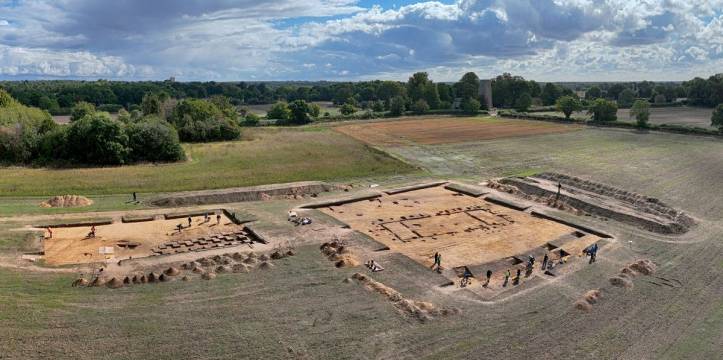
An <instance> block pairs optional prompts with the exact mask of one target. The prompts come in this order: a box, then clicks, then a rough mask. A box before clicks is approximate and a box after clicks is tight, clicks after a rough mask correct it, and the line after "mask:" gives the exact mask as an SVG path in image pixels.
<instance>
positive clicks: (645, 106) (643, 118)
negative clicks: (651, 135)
mask: <svg viewBox="0 0 723 360" xmlns="http://www.w3.org/2000/svg"><path fill="white" fill-rule="evenodd" d="M630 117H631V118H633V117H634V118H635V120H636V122H637V124H638V126H639V127H641V128H644V127H648V118H650V103H649V102H648V101H647V100H636V101H635V102H634V103H633V106H632V107H631V108H630Z"/></svg>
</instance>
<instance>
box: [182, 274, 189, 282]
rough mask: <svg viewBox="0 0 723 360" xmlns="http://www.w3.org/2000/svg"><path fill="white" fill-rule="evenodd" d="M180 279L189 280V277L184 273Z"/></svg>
mask: <svg viewBox="0 0 723 360" xmlns="http://www.w3.org/2000/svg"><path fill="white" fill-rule="evenodd" d="M181 280H183V281H191V278H190V277H188V275H184V276H183V277H182V278H181Z"/></svg>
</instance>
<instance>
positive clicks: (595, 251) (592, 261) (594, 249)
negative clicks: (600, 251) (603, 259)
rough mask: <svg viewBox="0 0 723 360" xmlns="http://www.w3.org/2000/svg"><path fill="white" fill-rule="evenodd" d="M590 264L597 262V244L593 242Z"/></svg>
mask: <svg viewBox="0 0 723 360" xmlns="http://www.w3.org/2000/svg"><path fill="white" fill-rule="evenodd" d="M589 253H590V264H592V263H594V262H595V258H596V257H597V244H592V246H591V247H590V252H589Z"/></svg>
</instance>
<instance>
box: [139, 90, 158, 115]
mask: <svg viewBox="0 0 723 360" xmlns="http://www.w3.org/2000/svg"><path fill="white" fill-rule="evenodd" d="M141 111H142V112H143V115H160V114H161V99H160V98H159V97H158V95H157V94H151V93H146V94H145V95H143V101H141Z"/></svg>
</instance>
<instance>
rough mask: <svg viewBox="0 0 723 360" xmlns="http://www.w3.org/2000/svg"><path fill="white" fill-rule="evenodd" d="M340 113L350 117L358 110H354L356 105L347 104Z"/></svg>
mask: <svg viewBox="0 0 723 360" xmlns="http://www.w3.org/2000/svg"><path fill="white" fill-rule="evenodd" d="M339 112H340V113H341V114H342V115H344V116H348V115H351V114H353V113H355V112H356V108H354V105H352V104H349V103H345V104H344V105H342V106H341V108H339Z"/></svg>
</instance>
